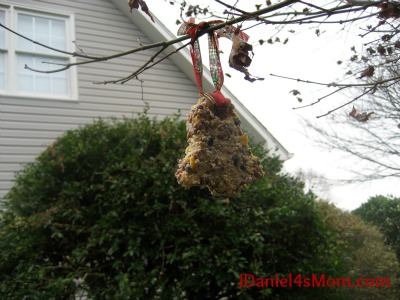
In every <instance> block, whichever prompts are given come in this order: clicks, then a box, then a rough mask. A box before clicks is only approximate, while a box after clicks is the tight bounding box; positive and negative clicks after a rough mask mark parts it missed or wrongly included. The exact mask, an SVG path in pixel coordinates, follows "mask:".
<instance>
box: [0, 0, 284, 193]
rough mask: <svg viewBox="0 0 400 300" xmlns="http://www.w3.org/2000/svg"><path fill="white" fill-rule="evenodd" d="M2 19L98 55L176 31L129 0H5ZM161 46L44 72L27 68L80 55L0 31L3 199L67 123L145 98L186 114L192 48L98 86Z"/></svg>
mask: <svg viewBox="0 0 400 300" xmlns="http://www.w3.org/2000/svg"><path fill="white" fill-rule="evenodd" d="M0 22H1V23H2V24H5V26H7V27H9V28H11V29H13V30H15V31H17V32H19V33H20V34H23V35H25V36H28V37H31V38H32V39H33V40H36V41H38V42H40V43H43V44H46V45H48V46H50V47H53V48H57V49H61V50H64V51H66V52H74V51H77V52H79V51H81V53H85V54H87V55H95V56H105V55H110V54H114V53H119V52H122V51H126V50H129V49H133V48H137V47H138V46H139V43H142V44H149V43H154V42H159V41H165V40H169V39H173V38H176V36H175V35H174V34H172V33H171V32H170V31H168V30H167V29H166V28H165V27H164V26H163V25H162V24H161V23H160V22H157V21H156V23H152V22H151V21H150V19H149V18H148V17H147V16H146V15H144V14H143V13H142V12H138V11H134V12H133V14H131V13H130V12H129V8H128V4H127V1H126V0H85V1H81V0H68V1H52V0H12V1H9V0H0ZM138 37H140V40H139V39H138ZM176 47H177V46H175V48H176ZM173 49H174V47H172V48H171V51H172V50H173ZM155 52H156V50H155V49H150V50H147V51H144V52H138V53H135V54H132V55H128V56H125V57H121V58H117V59H114V60H110V61H105V62H96V63H93V64H83V65H80V66H79V67H73V68H70V69H68V70H67V71H63V72H57V73H50V74H43V73H37V72H33V71H30V70H29V69H26V68H25V67H24V66H25V65H28V67H29V68H34V69H39V70H52V69H54V68H59V67H60V64H65V63H68V62H77V61H81V60H80V59H79V58H77V57H71V56H70V55H68V54H65V53H60V52H54V51H51V50H49V49H46V48H44V47H41V46H39V45H36V44H34V43H31V42H29V41H26V40H24V39H22V38H20V37H18V36H17V35H15V34H13V33H11V32H9V31H6V30H5V29H3V28H0V199H1V198H3V197H4V195H5V194H6V193H7V191H8V190H9V189H10V188H11V186H12V181H13V178H14V174H15V172H16V171H18V170H20V169H21V164H23V163H26V162H30V161H32V160H33V159H34V157H36V156H37V155H38V154H39V153H40V152H42V151H43V150H44V149H45V147H46V146H47V145H49V144H50V143H51V142H52V141H53V140H54V139H55V138H56V137H58V136H60V135H61V134H62V132H64V131H66V130H68V129H72V128H76V127H77V126H79V125H82V124H85V123H90V122H92V121H93V119H95V118H98V117H110V116H115V117H121V116H123V115H127V116H129V115H132V113H137V112H142V111H143V109H144V107H145V105H146V103H148V105H149V107H150V109H149V115H150V116H157V117H159V118H163V117H165V116H169V115H172V114H175V113H176V112H177V111H178V110H181V111H182V113H183V114H185V112H186V111H188V109H189V108H190V107H191V106H192V105H193V104H194V103H195V102H196V100H197V99H198V90H197V87H196V84H195V81H194V76H193V69H192V63H191V59H190V55H189V52H188V51H187V50H185V51H180V52H179V53H177V54H174V55H172V56H171V57H170V58H168V59H166V60H164V61H163V62H162V63H160V64H157V65H156V66H155V67H153V68H151V69H149V70H147V71H146V72H145V73H144V74H142V75H140V77H139V79H140V80H131V81H129V82H128V83H126V84H123V85H121V84H107V85H104V84H93V82H96V81H100V82H101V81H105V80H113V79H118V78H121V77H124V76H126V75H127V74H129V73H131V72H132V71H134V70H135V69H137V68H139V67H140V66H141V65H143V64H144V63H145V62H146V61H147V59H148V58H149V57H150V56H151V55H153V54H154V53H155ZM42 61H46V62H52V63H54V64H43V63H42ZM57 64H58V65H57ZM204 80H205V82H204V87H205V90H208V91H212V90H213V86H212V81H211V76H210V74H209V73H208V72H205V79H204ZM222 92H223V93H224V94H225V96H226V97H228V98H230V99H231V100H232V102H233V104H234V105H235V107H236V111H237V113H238V114H239V115H240V117H241V119H242V125H243V128H244V130H245V131H247V132H248V133H249V135H251V136H253V138H254V140H255V141H266V145H267V147H268V148H270V149H273V151H275V153H276V154H277V155H279V156H280V157H281V158H282V159H287V158H289V156H290V154H289V153H288V151H287V150H286V149H285V148H284V147H283V146H282V145H281V144H280V143H279V142H278V141H277V140H276V139H275V138H274V137H273V136H272V134H271V133H270V132H268V130H267V129H266V128H265V127H264V126H263V125H262V124H261V123H260V122H259V121H257V120H256V118H254V116H253V115H252V114H251V113H250V112H249V111H248V110H247V109H246V108H245V107H244V106H243V105H242V104H241V103H240V101H239V100H238V99H236V98H235V96H234V95H232V94H231V93H230V92H229V90H227V89H223V90H222Z"/></svg>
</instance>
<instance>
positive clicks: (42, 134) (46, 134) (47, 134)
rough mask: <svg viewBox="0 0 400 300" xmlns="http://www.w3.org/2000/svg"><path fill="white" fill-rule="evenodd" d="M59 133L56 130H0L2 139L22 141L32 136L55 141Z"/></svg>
mask: <svg viewBox="0 0 400 300" xmlns="http://www.w3.org/2000/svg"><path fill="white" fill-rule="evenodd" d="M49 129H50V128H49ZM59 132H60V131H57V130H46V131H44V130H43V131H38V130H34V129H24V130H7V129H1V136H2V137H4V138H8V137H15V138H23V139H24V138H29V137H32V136H34V137H36V138H39V139H42V138H51V139H55V138H57V136H58V135H59ZM0 159H1V158H0Z"/></svg>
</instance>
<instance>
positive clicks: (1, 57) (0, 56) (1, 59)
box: [0, 52, 6, 90]
mask: <svg viewBox="0 0 400 300" xmlns="http://www.w3.org/2000/svg"><path fill="white" fill-rule="evenodd" d="M5 59H6V55H5V54H4V53H2V52H0V90H4V88H5V81H6V78H5Z"/></svg>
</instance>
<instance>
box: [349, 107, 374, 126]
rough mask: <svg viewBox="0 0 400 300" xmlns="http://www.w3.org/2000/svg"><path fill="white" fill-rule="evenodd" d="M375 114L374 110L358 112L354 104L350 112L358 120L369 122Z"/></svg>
mask: <svg viewBox="0 0 400 300" xmlns="http://www.w3.org/2000/svg"><path fill="white" fill-rule="evenodd" d="M372 114H374V112H373V111H371V112H369V113H367V112H363V113H358V112H357V109H356V108H355V107H354V105H353V109H352V110H351V112H350V113H349V116H350V117H352V118H354V119H356V120H357V121H358V122H367V121H368V120H369V117H370V116H371V115H372Z"/></svg>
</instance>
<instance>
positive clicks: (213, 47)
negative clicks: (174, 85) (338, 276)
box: [178, 18, 249, 109]
mask: <svg viewBox="0 0 400 300" xmlns="http://www.w3.org/2000/svg"><path fill="white" fill-rule="evenodd" d="M223 22H224V21H221V20H214V21H209V22H201V23H199V24H195V23H194V18H190V19H189V22H185V23H183V24H182V25H181V27H180V28H179V29H178V35H185V34H189V35H190V36H191V39H192V42H191V46H190V55H191V57H192V62H193V70H194V74H195V77H196V83H197V88H198V89H199V92H200V94H201V95H202V96H205V97H207V99H209V100H210V101H211V102H213V104H214V105H215V106H216V108H217V109H220V108H223V107H225V106H226V105H227V104H228V100H227V99H226V98H225V97H224V95H222V93H221V88H222V85H223V83H224V73H223V72H222V66H221V60H220V58H219V44H218V37H220V36H222V37H226V38H228V39H230V40H233V38H234V36H235V34H236V35H237V34H238V32H237V29H236V28H235V27H234V26H225V27H224V28H222V29H219V30H215V31H212V32H209V33H208V52H209V56H210V72H211V78H212V80H213V83H214V86H215V91H214V92H213V93H211V94H204V91H203V63H202V60H201V52H200V45H199V42H198V40H197V37H198V34H199V31H201V30H204V29H206V28H207V27H209V26H212V25H215V24H218V23H223ZM235 32H236V33H235ZM239 38H240V39H241V40H243V41H245V42H247V41H248V39H249V36H248V35H247V34H246V33H244V32H242V31H240V32H239ZM210 96H211V99H210Z"/></svg>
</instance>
